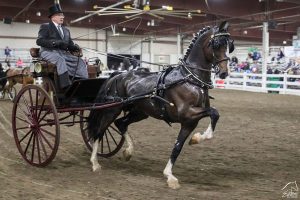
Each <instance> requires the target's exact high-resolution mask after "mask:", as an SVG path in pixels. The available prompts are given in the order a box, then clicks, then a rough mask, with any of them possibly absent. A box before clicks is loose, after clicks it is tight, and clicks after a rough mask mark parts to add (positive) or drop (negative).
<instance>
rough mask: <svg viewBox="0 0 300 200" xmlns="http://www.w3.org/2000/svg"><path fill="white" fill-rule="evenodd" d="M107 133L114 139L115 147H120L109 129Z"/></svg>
mask: <svg viewBox="0 0 300 200" xmlns="http://www.w3.org/2000/svg"><path fill="white" fill-rule="evenodd" d="M107 132H108V133H109V135H110V137H111V138H112V139H113V141H114V143H115V145H116V146H118V144H117V142H116V140H115V138H114V137H113V136H112V134H111V132H110V130H109V129H107Z"/></svg>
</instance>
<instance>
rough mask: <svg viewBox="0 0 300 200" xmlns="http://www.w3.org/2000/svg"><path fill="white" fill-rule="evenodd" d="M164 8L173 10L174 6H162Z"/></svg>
mask: <svg viewBox="0 0 300 200" xmlns="http://www.w3.org/2000/svg"><path fill="white" fill-rule="evenodd" d="M162 9H165V10H170V11H171V10H173V7H172V6H162Z"/></svg>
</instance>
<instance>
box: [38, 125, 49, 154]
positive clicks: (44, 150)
mask: <svg viewBox="0 0 300 200" xmlns="http://www.w3.org/2000/svg"><path fill="white" fill-rule="evenodd" d="M38 132H39V134H38V137H39V141H40V143H41V146H42V149H43V152H44V154H45V156H46V158H47V157H48V154H47V151H46V148H45V145H44V143H43V141H42V140H43V138H42V136H41V132H40V131H38Z"/></svg>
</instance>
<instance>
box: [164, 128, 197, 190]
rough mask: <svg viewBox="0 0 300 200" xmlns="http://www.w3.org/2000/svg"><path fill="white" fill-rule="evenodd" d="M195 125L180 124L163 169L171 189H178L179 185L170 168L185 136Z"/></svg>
mask: <svg viewBox="0 0 300 200" xmlns="http://www.w3.org/2000/svg"><path fill="white" fill-rule="evenodd" d="M196 126H197V122H196V123H193V124H187V125H181V130H180V132H179V135H178V137H177V140H176V142H175V145H174V148H173V150H172V154H171V157H170V159H169V161H168V163H167V165H166V167H165V169H164V172H163V174H164V176H165V177H166V178H167V183H168V186H169V187H170V188H172V189H178V188H179V187H180V185H179V182H178V179H177V178H176V177H175V176H174V175H173V173H172V168H173V166H174V164H175V161H176V159H177V157H178V156H179V154H180V152H181V149H182V147H183V145H184V142H185V141H186V139H187V137H188V136H189V135H190V133H191V132H192V131H193V130H194V129H195V127H196Z"/></svg>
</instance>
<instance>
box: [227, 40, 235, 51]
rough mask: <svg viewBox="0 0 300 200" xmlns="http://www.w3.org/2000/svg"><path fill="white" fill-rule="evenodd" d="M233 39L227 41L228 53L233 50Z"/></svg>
mask: <svg viewBox="0 0 300 200" xmlns="http://www.w3.org/2000/svg"><path fill="white" fill-rule="evenodd" d="M233 41H234V40H230V41H229V42H228V46H229V53H232V52H233V51H234V44H233Z"/></svg>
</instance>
